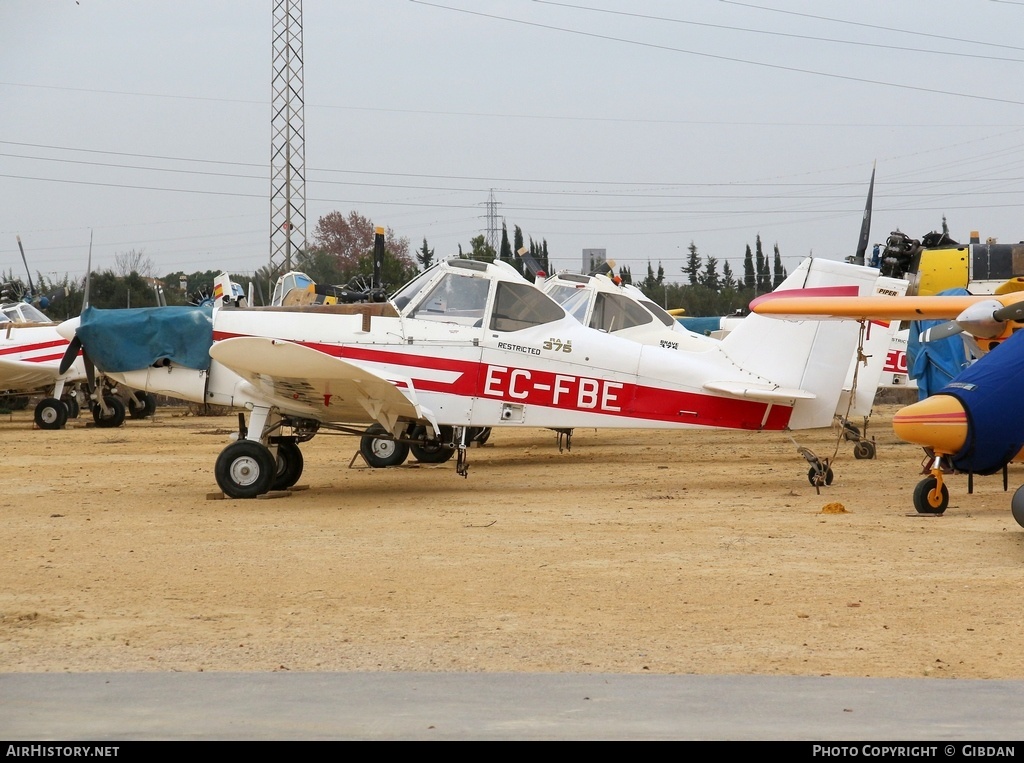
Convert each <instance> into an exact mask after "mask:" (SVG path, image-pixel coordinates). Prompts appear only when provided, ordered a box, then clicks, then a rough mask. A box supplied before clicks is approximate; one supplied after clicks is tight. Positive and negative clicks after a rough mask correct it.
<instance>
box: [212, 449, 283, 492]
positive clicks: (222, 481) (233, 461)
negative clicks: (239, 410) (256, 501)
mask: <svg viewBox="0 0 1024 763" xmlns="http://www.w3.org/2000/svg"><path fill="white" fill-rule="evenodd" d="M213 473H214V476H215V477H216V478H217V485H218V486H219V487H220V489H221V490H222V491H224V495H226V496H228V497H229V498H255V497H256V496H258V495H263V494H264V493H266V492H267V491H268V490H270V485H271V483H272V482H273V480H274V477H275V476H276V474H277V461H276V459H275V458H274V456H273V454H272V453H271V452H270V449H269V448H267V447H266V446H265V445H263V444H262V443H258V442H255V441H253V440H238V441H236V442H233V443H231V444H230V445H228V446H227V447H226V448H224V450H222V451H221V452H220V455H219V456H217V463H216V464H215V465H214V467H213Z"/></svg>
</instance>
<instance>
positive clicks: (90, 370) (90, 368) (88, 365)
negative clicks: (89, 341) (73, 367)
mask: <svg viewBox="0 0 1024 763" xmlns="http://www.w3.org/2000/svg"><path fill="white" fill-rule="evenodd" d="M82 362H83V363H84V364H85V380H86V381H87V382H88V383H89V394H90V395H92V394H93V393H94V392H95V391H96V366H94V365H93V362H92V358H90V357H89V353H87V352H83V353H82Z"/></svg>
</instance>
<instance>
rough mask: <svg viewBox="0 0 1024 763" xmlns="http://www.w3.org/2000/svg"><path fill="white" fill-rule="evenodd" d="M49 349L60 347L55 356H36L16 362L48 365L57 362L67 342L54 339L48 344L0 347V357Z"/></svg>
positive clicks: (38, 343) (21, 358)
mask: <svg viewBox="0 0 1024 763" xmlns="http://www.w3.org/2000/svg"><path fill="white" fill-rule="evenodd" d="M50 347H60V348H61V351H60V352H57V353H56V354H48V355H37V356H36V357H19V358H17V359H18V361H20V362H23V363H49V362H50V361H59V359H60V358H61V357H63V349H65V348H67V347H68V340H66V339H54V340H52V341H49V342H36V343H35V344H16V345H13V346H10V347H0V355H13V354H23V353H26V352H36V351H38V350H42V349H49V348H50Z"/></svg>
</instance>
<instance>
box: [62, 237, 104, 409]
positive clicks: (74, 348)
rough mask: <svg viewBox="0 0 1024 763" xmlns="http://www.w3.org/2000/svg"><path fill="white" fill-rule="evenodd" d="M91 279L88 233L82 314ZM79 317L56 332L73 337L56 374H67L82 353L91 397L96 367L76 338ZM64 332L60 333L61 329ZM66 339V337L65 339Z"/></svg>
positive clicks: (90, 243)
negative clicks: (69, 334)
mask: <svg viewBox="0 0 1024 763" xmlns="http://www.w3.org/2000/svg"><path fill="white" fill-rule="evenodd" d="M91 279H92V231H90V232H89V258H88V261H87V264H86V268H85V287H84V288H83V293H82V312H83V313H84V312H85V309H86V308H87V307H89V281H90V280H91ZM81 321H82V319H81V317H78V318H74V319H72V320H70V321H65V322H64V323H62V324H61V326H60V328H58V332H60V334H61V335H62V336H63V335H64V333H65V332H67V331H73V332H74V335H73V336H72V337H71V338H70V339H69V340H68V348H67V349H66V350H65V351H64V356H63V357H62V358H61V359H60V365H59V366H58V367H57V370H58V372H59V373H60V375H61V376H63V375H64V374H66V373H67V371H68V369H69V368H71V366H72V364H73V363H74V362H75V359H76V358H77V357H78V353H79V352H81V353H82V364H83V365H84V366H85V379H86V382H87V383H88V385H89V394H90V395H92V394H93V393H94V392H95V391H96V366H95V365H94V364H93V362H92V359H91V358H90V357H89V353H88V352H86V351H85V347H84V346H83V345H82V339H81V337H79V336H78V326H79V324H80V323H81ZM62 328H63V329H64V331H61V329H62ZM65 338H66V337H65Z"/></svg>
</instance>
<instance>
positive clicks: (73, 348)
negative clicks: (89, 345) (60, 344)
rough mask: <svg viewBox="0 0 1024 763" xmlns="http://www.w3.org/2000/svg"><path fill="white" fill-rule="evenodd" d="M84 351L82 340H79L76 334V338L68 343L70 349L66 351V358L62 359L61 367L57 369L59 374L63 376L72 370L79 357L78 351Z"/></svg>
mask: <svg viewBox="0 0 1024 763" xmlns="http://www.w3.org/2000/svg"><path fill="white" fill-rule="evenodd" d="M81 349H82V340H81V339H79V338H78V334H75V336H74V338H73V339H72V340H71V341H70V342H69V343H68V348H67V349H66V350H65V351H64V357H62V358H61V359H60V365H59V366H58V367H57V371H58V373H60V375H61V376H63V375H64V374H66V373H67V372H68V369H69V368H71V364H72V363H74V362H75V358H77V357H78V351H79V350H81Z"/></svg>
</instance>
